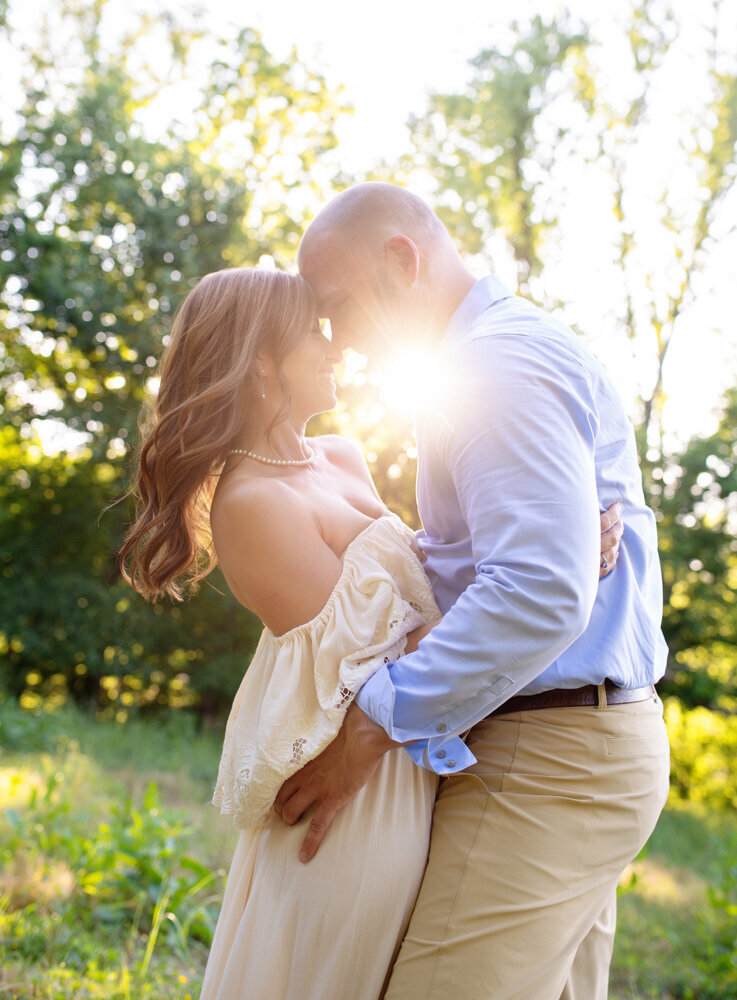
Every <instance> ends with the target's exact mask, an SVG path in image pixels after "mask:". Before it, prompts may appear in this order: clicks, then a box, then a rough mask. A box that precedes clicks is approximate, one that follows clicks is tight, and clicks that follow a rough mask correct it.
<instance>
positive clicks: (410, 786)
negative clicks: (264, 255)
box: [121, 268, 438, 1000]
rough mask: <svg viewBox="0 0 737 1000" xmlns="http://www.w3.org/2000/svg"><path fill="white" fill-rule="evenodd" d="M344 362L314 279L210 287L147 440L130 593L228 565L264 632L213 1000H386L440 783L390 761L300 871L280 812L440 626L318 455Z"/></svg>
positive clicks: (405, 557) (177, 348) (376, 520)
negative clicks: (327, 333)
mask: <svg viewBox="0 0 737 1000" xmlns="http://www.w3.org/2000/svg"><path fill="white" fill-rule="evenodd" d="M339 360H340V356H339V354H338V353H337V352H336V351H335V350H334V349H333V347H332V346H331V344H330V342H329V341H328V340H326V339H325V337H324V336H323V335H322V333H321V331H320V327H319V325H318V323H317V319H316V314H315V304H314V300H313V297H312V293H311V291H310V289H309V286H308V285H307V284H306V283H305V282H304V281H303V280H302V279H301V278H299V277H293V276H290V275H286V274H282V273H279V272H273V271H257V270H249V269H245V268H244V269H233V270H226V271H220V272H217V273H215V274H210V275H208V276H207V277H205V278H204V279H203V280H202V281H201V282H200V283H199V285H197V287H196V288H195V289H193V291H192V292H190V294H189V295H188V297H187V299H186V300H185V302H184V304H183V305H182V308H181V310H180V311H179V314H178V316H177V317H176V320H175V323H174V327H173V330H172V335H171V339H170V342H169V344H168V345H167V347H166V350H165V352H164V355H163V357H162V359H161V364H160V376H161V385H160V390H159V397H158V401H157V405H156V412H155V414H154V417H153V421H152V422H151V424H150V426H149V427H148V428H147V430H146V431H145V432H144V437H145V442H144V444H143V448H142V452H141V458H140V468H139V472H138V492H139V494H140V509H139V515H138V518H137V520H136V522H135V524H134V525H133V527H132V529H131V531H130V532H129V534H128V537H127V539H126V541H125V544H124V546H123V549H122V551H121V558H122V560H123V561H124V562H125V564H126V565H127V569H125V573H126V578H127V579H128V580H129V581H130V582H131V583H132V584H133V586H134V587H136V589H138V590H139V591H140V592H141V593H143V594H144V595H145V596H146V597H148V598H151V599H154V598H156V597H157V596H159V595H160V594H164V593H168V594H170V595H171V596H172V597H174V598H180V597H181V595H182V585H183V582H184V581H185V580H186V579H187V577H189V579H190V580H193V581H196V580H198V579H201V578H202V577H204V576H205V575H206V573H207V572H208V571H209V570H210V569H211V568H212V566H213V565H214V562H215V558H217V561H218V562H219V563H220V566H221V568H222V570H223V573H224V575H225V578H226V580H227V582H228V585H229V586H230V588H231V590H232V592H233V593H234V595H235V596H236V597H237V598H238V600H239V601H240V602H241V603H242V604H243V605H244V606H245V607H247V608H248V609H249V610H251V611H254V612H255V613H256V614H257V615H259V617H260V618H261V619H262V620H263V622H264V625H265V628H264V632H263V635H262V637H261V641H260V643H259V646H258V649H257V650H256V653H255V655H254V657H253V661H252V663H251V665H250V667H249V669H248V672H247V674H246V676H245V678H244V681H243V683H242V684H241V686H240V689H239V690H238V693H237V695H236V698H235V701H234V704H233V708H232V711H231V714H230V717H229V720H228V724H227V729H226V735H225V741H224V748H223V756H222V761H221V765H220V770H219V774H218V781H217V786H216V790H215V795H214V798H213V801H214V803H215V804H216V805H218V806H219V807H220V809H221V812H223V813H230V814H232V815H233V817H234V820H235V822H237V823H238V825H239V826H240V827H241V828H242V832H241V834H240V837H239V840H238V843H237V846H236V850H235V855H234V858H233V863H232V866H231V869H230V874H229V876H228V882H227V889H226V894H225V899H224V901H223V908H222V911H221V914H220V918H219V921H218V925H217V929H216V932H215V937H214V940H213V945H212V949H211V953H210V957H209V960H208V965H207V969H206V972H205V980H204V984H203V990H202V994H201V996H202V998H203V1000H215V998H219V1000H225V998H228V1000H235V998H238V997H242V998H244V1000H245V998H248V1000H261V998H263V1000H266V998H268V1000H278V998H280V997H283V998H287V997H289V998H301V1000H302V998H303V1000H308V998H314V1000H317V998H318V997H325V998H327V997H331V998H332V997H348V996H350V997H353V998H356V1000H362V998H364V997H365V998H366V1000H376V998H377V997H379V996H380V995H381V993H382V990H383V984H384V979H385V977H386V975H387V972H388V970H389V969H390V968H391V965H392V962H393V959H394V956H395V954H396V951H397V949H398V947H399V944H400V942H401V940H402V937H403V934H404V929H405V927H406V924H407V922H408V920H409V916H410V913H411V911H412V906H413V903H414V900H415V897H416V894H417V891H418V888H419V884H420V880H421V878H422V872H423V869H424V865H425V860H426V856H427V847H428V839H429V831H430V821H431V814H432V805H433V801H434V796H435V790H436V777H435V776H434V775H433V774H431V773H430V772H429V771H425V770H422V769H420V768H417V767H415V766H414V764H413V763H412V762H411V760H410V758H409V757H408V756H407V754H406V753H405V752H404V751H403V750H396V751H391V752H389V753H388V754H386V755H385V757H384V759H383V762H382V764H381V766H380V768H379V770H378V772H377V774H376V775H375V777H374V779H373V780H372V781H371V782H370V783H369V785H368V786H367V787H366V788H365V789H364V790H363V792H362V793H361V794H360V795H359V796H358V797H357V798H356V800H355V801H354V802H353V803H351V806H350V807H348V808H346V809H344V810H343V811H342V812H341V813H340V814H339V816H338V818H337V819H336V822H335V823H334V825H333V829H332V830H331V837H330V838H329V841H328V842H326V844H325V845H324V846H323V848H322V849H321V850H320V852H319V853H318V855H317V857H316V858H315V859H314V860H313V861H311V862H310V864H308V865H304V864H300V862H299V861H298V860H297V855H298V851H299V846H300V843H301V839H302V838H303V837H304V832H305V829H304V823H300V824H297V825H296V826H294V827H287V826H285V825H284V824H283V823H282V822H281V820H279V819H278V818H277V817H275V816H274V814H273V812H271V811H270V806H271V803H272V802H273V799H274V798H275V796H276V793H277V791H278V789H279V787H280V786H281V784H282V782H283V781H284V780H285V779H286V778H287V777H289V776H290V775H291V774H293V773H294V772H295V771H296V770H298V769H299V767H300V766H301V765H302V763H304V761H306V760H309V759H311V758H312V757H314V756H316V755H317V754H318V753H319V752H320V751H321V750H323V749H324V747H325V746H327V744H328V743H330V742H331V741H332V739H333V738H334V737H335V735H336V734H337V732H338V729H339V727H340V723H341V721H342V718H343V715H344V714H345V711H346V709H347V707H348V705H349V703H350V701H351V698H352V697H353V694H354V693H355V691H356V690H357V689H358V688H359V687H360V686H361V684H362V683H363V682H364V681H365V680H366V678H367V677H368V676H369V675H370V673H371V672H373V670H375V669H376V667H377V666H378V665H379V664H380V663H383V662H385V661H388V660H391V659H395V658H396V657H397V656H399V655H401V653H402V651H403V650H405V649H406V648H413V647H414V645H415V644H416V642H417V639H418V638H419V637H420V635H421V634H422V628H423V626H426V625H429V624H431V623H432V622H433V621H435V620H436V619H437V617H438V610H437V606H436V605H435V602H434V600H433V597H432V592H431V590H430V587H429V584H428V582H427V578H426V577H425V575H424V573H423V571H422V568H421V564H420V562H419V559H418V557H417V554H416V551H415V547H414V535H413V533H412V532H411V531H410V530H409V529H408V528H407V527H406V526H405V525H403V524H402V522H401V521H400V520H399V518H397V517H396V516H395V515H393V514H391V513H390V512H389V511H388V510H387V509H386V507H385V506H384V505H383V504H382V502H381V500H380V498H379V496H378V494H377V492H376V489H375V488H374V485H373V482H372V481H371V477H370V475H369V472H368V469H367V468H366V465H365V463H364V461H363V459H362V457H361V454H360V452H359V450H358V449H357V448H356V447H355V446H353V445H352V444H350V443H348V442H347V441H345V440H343V439H341V438H339V437H336V436H334V435H325V436H323V437H320V438H310V439H309V442H308V441H307V440H306V439H305V436H304V430H305V424H306V422H307V420H308V419H309V417H311V416H313V415H314V414H316V413H320V412H323V411H325V410H330V409H332V408H333V407H334V406H335V403H336V394H335V379H334V376H333V374H332V369H333V366H334V365H335V364H336V363H337V362H338V361H339ZM208 514H209V519H210V524H211V535H210V533H209V531H208V523H207V522H208ZM213 549H214V551H213ZM203 557H204V558H203ZM408 643H409V644H410V645H409V646H408Z"/></svg>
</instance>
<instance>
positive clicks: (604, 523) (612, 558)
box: [599, 500, 624, 579]
mask: <svg viewBox="0 0 737 1000" xmlns="http://www.w3.org/2000/svg"><path fill="white" fill-rule="evenodd" d="M621 517H622V505H621V503H620V502H619V501H618V500H616V501H615V502H614V503H613V504H612V505H611V507H609V509H608V510H605V511H604V513H603V514H602V515H601V556H600V563H599V579H601V578H602V577H603V576H607V574H608V573H611V571H612V570H613V569H614V567H615V566H616V564H617V557H618V556H619V542H620V539H621V538H622V532H623V531H624V525H623V524H622V521H621Z"/></svg>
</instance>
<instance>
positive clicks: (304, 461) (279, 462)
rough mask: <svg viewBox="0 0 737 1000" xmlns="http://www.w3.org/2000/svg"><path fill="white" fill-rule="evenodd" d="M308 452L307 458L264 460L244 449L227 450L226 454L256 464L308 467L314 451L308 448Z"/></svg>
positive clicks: (262, 457)
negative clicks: (255, 462)
mask: <svg viewBox="0 0 737 1000" xmlns="http://www.w3.org/2000/svg"><path fill="white" fill-rule="evenodd" d="M305 447H306V446H305ZM309 450H310V456H309V458H266V457H265V456H264V455H257V454H255V452H253V451H246V449H245V448H229V449H228V454H232V455H245V456H246V457H247V458H253V459H255V460H256V461H257V462H263V463H264V465H309V464H310V462H311V461H312V460H313V459H314V457H315V449H314V448H310V449H309Z"/></svg>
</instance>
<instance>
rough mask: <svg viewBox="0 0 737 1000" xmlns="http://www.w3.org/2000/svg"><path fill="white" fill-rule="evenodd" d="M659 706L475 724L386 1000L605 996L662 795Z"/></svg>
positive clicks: (447, 783)
mask: <svg viewBox="0 0 737 1000" xmlns="http://www.w3.org/2000/svg"><path fill="white" fill-rule="evenodd" d="M601 690H602V689H601V688H600V691H601ZM662 709H663V706H662V703H661V701H660V699H659V698H658V697H657V695H656V696H654V697H652V698H650V699H648V700H647V701H641V702H632V703H629V704H624V705H610V706H606V704H605V703H604V704H603V705H601V706H600V707H598V708H584V707H575V708H555V709H553V708H549V709H539V710H535V711H527V712H517V713H514V714H509V715H502V716H497V717H496V718H493V719H486V720H484V721H482V722H480V723H478V724H477V725H476V726H474V727H473V729H472V730H471V731H470V733H469V736H468V739H467V744H468V746H469V747H470V749H471V750H472V751H473V753H474V755H475V757H476V758H477V763H476V764H475V765H474V766H473V767H472V768H470V769H469V770H468V771H466V772H464V773H461V774H456V775H452V776H450V777H448V778H443V779H442V780H441V783H440V789H439V791H438V797H437V801H436V805H435V812H434V816H433V828H432V838H431V843H430V854H429V858H428V864H427V868H426V870H425V875H424V879H423V882H422V887H421V889H420V894H419V896H418V898H417V903H416V906H415V910H414V913H413V915H412V919H411V921H410V925H409V928H408V930H407V935H406V937H405V939H404V943H403V944H402V948H401V951H400V953H399V957H398V958H397V962H396V964H395V966H394V970H393V972H392V976H391V980H390V983H389V987H388V990H387V993H386V1000H605V998H606V996H607V982H608V976H609V963H610V959H611V953H612V945H613V942H614V926H615V907H616V887H617V882H618V880H619V877H620V875H621V873H622V872H623V870H624V869H625V868H626V866H627V865H628V864H629V862H630V861H632V860H633V858H635V857H636V855H637V854H638V852H639V851H640V850H641V848H642V847H643V845H644V844H645V841H646V840H647V838H648V837H649V836H650V833H651V832H652V830H653V828H654V826H655V823H656V820H657V818H658V816H659V814H660V811H661V809H662V808H663V805H664V804H665V800H666V797H667V793H668V771H669V768H668V742H667V737H666V732H665V726H664V723H663V711H662Z"/></svg>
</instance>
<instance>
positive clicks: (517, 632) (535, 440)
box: [276, 336, 599, 860]
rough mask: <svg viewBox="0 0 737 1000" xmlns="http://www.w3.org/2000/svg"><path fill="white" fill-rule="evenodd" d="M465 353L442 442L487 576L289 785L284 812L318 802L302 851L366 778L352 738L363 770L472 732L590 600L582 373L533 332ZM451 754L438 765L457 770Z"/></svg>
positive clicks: (588, 411) (295, 813)
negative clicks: (407, 748)
mask: <svg viewBox="0 0 737 1000" xmlns="http://www.w3.org/2000/svg"><path fill="white" fill-rule="evenodd" d="M489 341H491V342H492V343H490V342H489ZM463 351H464V355H465V356H464V357H463V359H462V361H463V364H464V371H466V372H467V373H468V379H467V381H466V383H465V384H464V385H463V386H462V387H461V388H460V391H459V393H458V397H457V406H458V410H457V412H449V411H448V410H447V409H446V411H445V421H444V424H445V428H446V431H445V433H444V440H443V441H442V442H439V444H440V445H441V446H442V448H443V450H444V453H445V455H446V461H447V463H448V468H449V469H450V471H451V474H452V477H453V482H454V485H455V489H456V492H457V496H458V501H459V504H460V507H461V511H462V514H463V516H464V518H465V520H466V523H467V525H468V528H469V531H470V533H471V538H472V543H473V553H474V561H475V564H476V579H475V581H474V583H473V584H472V585H471V586H470V587H469V588H468V589H467V590H466V591H465V592H464V593H463V594H462V595H461V597H460V598H459V599H458V601H457V602H456V604H455V605H454V606H453V607H452V608H450V609H449V611H448V612H447V614H446V615H445V617H444V618H443V620H442V621H441V622H440V623H439V624H438V625H437V626H436V627H435V628H434V629H433V630H432V632H431V633H430V634H429V635H428V636H427V637H425V638H424V639H423V640H422V641H421V643H420V645H419V648H418V650H417V651H416V652H414V653H410V654H409V655H407V656H405V657H402V658H401V659H400V660H398V661H397V662H396V663H394V664H388V665H387V666H386V667H384V668H381V669H380V670H379V671H378V672H377V673H376V674H374V675H373V676H372V677H371V678H370V679H369V681H368V682H367V683H366V684H365V685H364V687H363V688H362V689H361V691H359V693H358V697H357V699H356V700H357V705H354V706H352V709H351V711H350V712H349V713H348V715H347V716H346V721H345V726H344V729H345V732H344V733H343V734H342V736H341V740H342V744H341V747H340V748H339V749H340V752H339V753H333V752H332V745H331V747H328V748H327V751H325V753H326V754H328V755H329V760H323V761H322V762H320V763H319V764H317V763H316V762H310V764H308V765H306V767H305V768H303V769H302V770H301V771H300V772H298V773H297V774H296V775H294V776H293V777H292V778H290V779H289V781H288V782H286V783H285V785H284V786H283V788H282V790H281V791H280V792H279V795H278V796H277V800H276V809H277V812H279V814H280V815H282V818H284V819H285V821H286V822H289V823H294V822H296V821H297V820H298V819H299V818H300V816H301V815H302V813H303V812H304V811H305V809H307V808H308V807H309V806H311V805H315V804H316V806H317V808H316V811H315V814H314V816H313V820H312V823H311V825H310V831H309V833H308V837H307V839H306V840H305V844H304V846H303V854H302V855H301V856H302V857H303V860H304V859H308V858H309V857H311V856H312V855H313V854H314V853H315V851H316V850H317V847H318V846H319V844H320V842H321V840H322V839H323V837H324V835H325V833H326V832H327V828H328V827H329V825H330V822H332V818H333V816H334V815H335V812H336V811H337V809H336V808H335V806H336V804H337V803H339V805H337V808H341V807H342V806H343V805H345V803H346V802H347V801H348V800H349V799H350V797H351V795H352V794H355V791H357V790H358V788H360V787H361V785H362V784H363V781H361V780H360V775H358V774H357V775H355V776H353V775H351V774H349V773H348V769H347V767H346V765H345V761H346V760H347V759H348V756H347V754H346V751H347V749H349V748H351V747H353V746H354V745H356V746H358V744H359V742H360V743H361V745H362V747H363V752H362V754H361V764H360V767H359V771H360V772H361V774H362V773H369V772H370V773H373V769H374V768H375V766H376V762H378V759H379V758H380V756H381V754H383V753H384V752H385V751H386V750H387V749H389V748H390V747H391V746H396V745H398V743H400V742H401V743H405V742H410V741H415V740H418V739H427V738H429V737H435V736H437V735H438V734H443V736H446V735H448V736H449V735H452V734H454V733H461V732H463V731H464V730H465V729H467V728H469V727H470V726H471V725H473V724H474V723H475V722H477V721H478V720H479V719H481V718H483V717H484V716H485V715H487V714H488V713H489V712H490V711H492V710H493V708H494V707H496V705H497V704H500V703H501V702H502V701H505V700H506V699H507V698H508V697H510V696H511V695H512V694H514V692H515V691H517V690H519V689H520V688H522V687H523V686H524V685H525V684H527V683H528V682H529V680H531V679H532V678H533V677H535V676H537V674H539V673H541V672H542V671H543V670H544V669H545V668H546V667H547V666H549V664H550V663H551V662H552V661H553V660H554V659H555V658H556V657H557V656H558V655H559V654H560V653H561V652H562V651H563V650H564V649H565V648H567V646H569V645H570V644H571V643H572V642H573V641H574V640H575V639H576V638H577V636H578V635H579V634H580V633H581V632H582V631H583V629H584V628H585V626H586V623H587V621H588V617H589V614H590V611H591V608H592V606H593V602H594V599H595V595H596V587H597V583H598V579H597V578H598V562H599V559H598V553H599V509H598V500H597V496H596V483H595V475H594V460H593V453H594V440H595V437H596V431H597V426H596V416H595V411H594V407H593V401H592V399H591V395H590V388H589V385H588V381H587V379H586V375H585V373H584V371H583V370H582V368H581V367H580V365H579V364H578V363H577V362H576V361H575V359H573V358H570V357H568V355H566V354H565V353H564V352H561V351H560V350H559V349H558V348H556V347H554V346H551V345H546V344H545V343H544V342H543V343H542V344H541V343H540V342H536V343H535V345H534V350H532V351H531V350H530V348H529V347H528V346H527V345H526V344H525V343H524V338H521V337H506V336H495V337H493V338H489V339H488V340H486V339H485V340H481V341H474V342H472V343H471V344H470V345H467V346H466V347H465V348H463ZM489 352H490V354H491V357H490V356H489ZM464 407H465V408H464ZM372 723H373V727H374V728H371V724H372ZM354 730H355V732H356V733H359V734H360V736H361V739H360V740H358V739H356V740H355V741H354V737H353V733H354ZM382 731H383V735H382ZM387 737H388V738H389V739H388V740H387ZM468 754H469V755H470V751H468ZM321 756H322V755H321ZM442 760H445V762H446V764H447V763H450V761H449V760H448V759H447V758H446V757H445V755H443V756H442ZM442 760H441V759H440V758H438V759H437V760H431V761H430V762H429V763H430V765H431V766H434V769H436V770H438V771H441V772H442V771H445V773H447V770H446V769H445V768H444V767H443V764H442ZM471 760H472V757H471ZM318 761H319V758H318ZM372 761H375V762H374V763H373V768H372V767H370V764H371V762H372ZM470 762H471V761H467V762H466V763H470ZM458 763H459V764H460V765H462V766H463V762H462V761H459V762H458ZM313 765H315V766H313ZM456 769H459V768H456ZM369 776H370V775H369ZM366 780H367V779H366ZM349 789H350V790H351V792H350V794H348V792H349Z"/></svg>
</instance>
